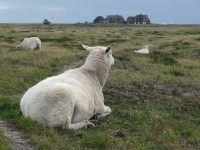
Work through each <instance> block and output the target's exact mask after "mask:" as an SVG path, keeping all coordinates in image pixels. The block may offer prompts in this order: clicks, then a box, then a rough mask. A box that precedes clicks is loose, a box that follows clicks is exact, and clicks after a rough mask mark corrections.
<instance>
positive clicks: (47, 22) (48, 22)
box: [42, 19, 51, 24]
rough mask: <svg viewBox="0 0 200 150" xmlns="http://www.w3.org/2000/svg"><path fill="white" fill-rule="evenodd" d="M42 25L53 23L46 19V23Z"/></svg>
mask: <svg viewBox="0 0 200 150" xmlns="http://www.w3.org/2000/svg"><path fill="white" fill-rule="evenodd" d="M42 23H43V24H51V22H50V21H49V20H48V19H44V21H43V22H42Z"/></svg>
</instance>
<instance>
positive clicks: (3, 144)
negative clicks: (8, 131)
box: [0, 131, 11, 150]
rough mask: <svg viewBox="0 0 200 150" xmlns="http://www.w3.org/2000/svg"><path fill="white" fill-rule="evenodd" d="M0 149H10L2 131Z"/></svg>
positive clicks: (0, 132) (0, 133)
mask: <svg viewBox="0 0 200 150" xmlns="http://www.w3.org/2000/svg"><path fill="white" fill-rule="evenodd" d="M0 150H11V144H10V142H9V140H8V138H7V137H5V135H4V134H3V132H2V131H0Z"/></svg>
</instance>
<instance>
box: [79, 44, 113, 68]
mask: <svg viewBox="0 0 200 150" xmlns="http://www.w3.org/2000/svg"><path fill="white" fill-rule="evenodd" d="M82 46H83V48H85V49H86V50H88V51H89V52H90V53H91V54H98V55H101V56H104V58H105V59H106V61H107V62H108V64H109V67H111V66H112V65H114V58H113V56H112V50H111V48H110V47H105V46H94V47H90V46H86V45H82Z"/></svg>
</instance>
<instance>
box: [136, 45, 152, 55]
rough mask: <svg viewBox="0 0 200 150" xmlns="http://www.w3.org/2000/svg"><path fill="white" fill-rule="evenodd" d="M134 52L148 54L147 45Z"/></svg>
mask: <svg viewBox="0 0 200 150" xmlns="http://www.w3.org/2000/svg"><path fill="white" fill-rule="evenodd" d="M135 52H136V53H140V54H149V47H148V46H147V45H144V47H143V48H142V49H140V50H136V51H135Z"/></svg>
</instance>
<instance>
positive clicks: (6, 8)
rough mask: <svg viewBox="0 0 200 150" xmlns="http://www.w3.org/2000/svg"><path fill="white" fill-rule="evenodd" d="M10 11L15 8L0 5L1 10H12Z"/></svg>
mask: <svg viewBox="0 0 200 150" xmlns="http://www.w3.org/2000/svg"><path fill="white" fill-rule="evenodd" d="M10 9H13V7H10V6H6V5H2V4H0V10H10Z"/></svg>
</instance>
